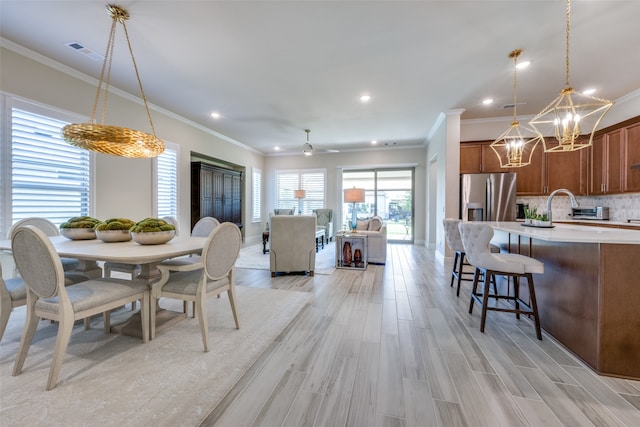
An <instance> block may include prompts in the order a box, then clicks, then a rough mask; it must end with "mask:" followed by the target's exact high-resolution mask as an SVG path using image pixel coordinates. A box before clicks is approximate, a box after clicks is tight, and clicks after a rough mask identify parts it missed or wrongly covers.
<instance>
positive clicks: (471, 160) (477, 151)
mask: <svg viewBox="0 0 640 427" xmlns="http://www.w3.org/2000/svg"><path fill="white" fill-rule="evenodd" d="M491 142H493V141H483V142H472V143H465V142H463V143H461V144H460V173H461V174H462V173H493V172H511V170H510V168H501V167H500V159H498V156H496V153H495V152H494V151H493V149H492V148H491V147H490V145H491Z"/></svg>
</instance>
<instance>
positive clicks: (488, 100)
mask: <svg viewBox="0 0 640 427" xmlns="http://www.w3.org/2000/svg"><path fill="white" fill-rule="evenodd" d="M482 103H483V104H484V105H489V104H493V99H491V98H487V99H484V100H482Z"/></svg>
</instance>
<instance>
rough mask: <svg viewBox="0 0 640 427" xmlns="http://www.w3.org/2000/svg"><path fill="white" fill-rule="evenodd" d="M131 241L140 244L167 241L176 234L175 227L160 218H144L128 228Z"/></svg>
mask: <svg viewBox="0 0 640 427" xmlns="http://www.w3.org/2000/svg"><path fill="white" fill-rule="evenodd" d="M129 231H131V237H132V238H133V241H134V242H136V243H139V244H141V245H159V244H162V243H167V242H168V241H169V240H171V239H173V237H174V236H175V235H176V227H174V226H173V225H172V224H169V223H168V222H167V221H165V220H163V219H160V218H145V219H143V220H142V221H140V222H138V223H136V224H135V225H134V226H133V227H131V228H130V229H129Z"/></svg>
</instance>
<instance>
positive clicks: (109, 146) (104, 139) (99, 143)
mask: <svg viewBox="0 0 640 427" xmlns="http://www.w3.org/2000/svg"><path fill="white" fill-rule="evenodd" d="M107 12H108V13H109V15H110V16H111V18H112V23H111V32H110V33H109V41H108V43H107V52H106V54H105V56H104V58H105V59H104V63H103V65H102V72H101V73H100V83H99V84H98V90H97V93H96V97H95V101H94V103H93V110H92V112H91V121H90V122H89V123H74V124H70V125H67V126H65V127H63V128H62V131H61V134H62V138H63V139H64V140H65V141H67V142H68V143H69V144H70V145H74V146H76V147H80V148H84V149H86V150H91V151H95V152H98V153H103V154H110V155H113V156H120V157H133V158H141V157H156V156H158V155H160V154H162V153H163V152H164V142H163V141H162V140H161V139H159V138H158V137H156V135H155V128H154V127H153V121H152V120H151V113H150V112H149V106H148V105H147V99H146V97H145V96H144V91H143V90H142V82H141V81H140V75H139V74H138V67H137V65H136V60H135V58H134V57H133V50H132V49H131V42H130V41H129V34H128V32H127V27H126V25H125V21H126V20H127V19H129V13H128V12H127V11H126V10H124V9H122V8H121V7H119V6H115V5H112V4H109V5H107ZM117 23H120V24H122V27H123V28H124V33H125V36H126V38H127V44H128V46H129V52H130V53H131V60H132V61H133V67H134V69H135V72H136V77H137V79H138V86H139V87H140V94H141V95H142V100H143V101H144V107H145V109H146V112H147V118H148V119H149V124H150V126H151V130H152V132H153V134H149V133H146V132H142V131H139V130H134V129H129V128H123V127H118V126H108V125H105V124H104V123H103V122H104V116H105V113H106V109H107V98H108V92H109V83H110V81H109V76H110V75H111V63H112V59H113V45H114V40H115V33H116V31H115V30H116V26H117ZM105 75H106V76H107V77H106V79H105V78H104V77H105ZM103 85H104V86H105V89H104V99H103V109H102V123H99V124H98V123H95V116H96V110H97V107H98V101H99V100H100V95H101V92H102V86H103Z"/></svg>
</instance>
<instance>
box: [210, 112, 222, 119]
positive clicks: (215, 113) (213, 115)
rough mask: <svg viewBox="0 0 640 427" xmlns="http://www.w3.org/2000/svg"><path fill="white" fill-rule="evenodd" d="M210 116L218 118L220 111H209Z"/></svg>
mask: <svg viewBox="0 0 640 427" xmlns="http://www.w3.org/2000/svg"><path fill="white" fill-rule="evenodd" d="M211 117H213V118H214V119H219V118H220V113H217V112H215V111H214V112H213V113H211Z"/></svg>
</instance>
